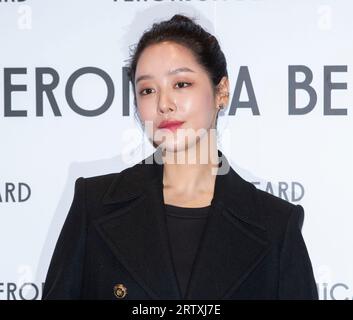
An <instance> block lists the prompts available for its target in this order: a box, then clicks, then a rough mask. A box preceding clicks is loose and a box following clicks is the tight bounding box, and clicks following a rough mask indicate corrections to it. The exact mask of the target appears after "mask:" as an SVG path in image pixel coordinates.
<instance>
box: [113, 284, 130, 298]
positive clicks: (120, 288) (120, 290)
mask: <svg viewBox="0 0 353 320" xmlns="http://www.w3.org/2000/svg"><path fill="white" fill-rule="evenodd" d="M114 294H115V296H116V297H117V298H119V299H122V298H125V296H126V295H127V288H126V287H125V286H124V285H123V284H122V283H119V284H117V285H115V286H114Z"/></svg>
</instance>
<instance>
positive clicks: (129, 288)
mask: <svg viewBox="0 0 353 320" xmlns="http://www.w3.org/2000/svg"><path fill="white" fill-rule="evenodd" d="M158 152H159V151H158V149H157V151H156V152H155V153H154V154H152V155H151V156H149V157H148V158H146V159H144V160H143V161H142V162H140V163H138V164H135V165H134V166H132V167H130V168H127V169H125V170H123V171H121V172H119V173H112V174H106V175H101V176H95V177H90V178H82V177H80V178H78V179H77V180H76V183H75V193H74V199H73V202H72V204H71V207H70V211H69V213H68V215H67V218H66V220H65V223H64V225H63V228H62V230H61V233H60V236H59V239H58V241H57V243H56V247H55V250H54V253H53V256H52V259H51V262H50V266H49V270H48V273H47V277H46V280H45V285H44V288H43V296H42V299H125V300H126V299H165V300H166V299H181V296H180V292H179V289H178V285H177V278H176V274H175V270H174V267H173V264H172V256H171V250H170V246H169V242H168V233H167V226H166V217H165V213H164V198H163V164H161V163H160V162H159V163H157V161H156V160H155V159H157V158H155V157H154V156H155V155H157V153H158ZM218 155H219V156H220V159H221V161H222V162H221V167H222V168H229V170H223V171H224V172H223V174H218V175H217V177H216V182H215V191H214V197H213V199H212V202H211V211H210V215H209V217H208V220H207V223H206V227H205V229H204V232H203V235H202V237H201V242H200V245H199V249H198V252H197V254H196V257H195V262H194V265H193V268H192V272H191V276H190V280H189V284H188V288H187V294H186V299H187V300H189V299H215V300H218V299H230V300H235V299H318V292H317V286H316V283H315V279H314V275H313V269H312V265H311V261H310V258H309V255H308V251H307V248H306V245H305V242H304V239H303V237H302V233H301V228H302V224H303V218H304V210H303V207H302V206H300V205H294V204H291V203H290V202H288V201H285V200H283V199H281V198H278V197H276V196H274V195H272V194H270V193H267V192H264V191H262V190H259V189H257V188H256V187H255V186H254V185H253V184H252V183H250V182H247V181H245V180H244V179H242V178H241V177H240V176H239V175H238V174H237V173H236V172H235V171H234V169H233V168H232V167H231V166H230V165H229V162H228V160H227V158H226V157H225V155H224V154H223V153H222V152H221V151H220V150H218ZM219 172H220V173H221V169H220V168H219ZM117 285H120V287H122V288H123V291H120V293H119V292H118V293H117V290H116V288H117V287H116V286H117Z"/></svg>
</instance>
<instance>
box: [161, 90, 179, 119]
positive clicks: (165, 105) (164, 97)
mask: <svg viewBox="0 0 353 320" xmlns="http://www.w3.org/2000/svg"><path fill="white" fill-rule="evenodd" d="M175 110H176V103H175V101H173V99H172V98H171V96H170V95H169V94H168V93H167V92H164V93H163V92H162V93H161V94H160V96H159V101H158V112H159V113H161V114H164V113H169V112H174V111H175Z"/></svg>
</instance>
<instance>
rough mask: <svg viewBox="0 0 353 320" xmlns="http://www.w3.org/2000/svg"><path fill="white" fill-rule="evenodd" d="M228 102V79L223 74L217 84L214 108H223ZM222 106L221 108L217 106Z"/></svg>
mask: <svg viewBox="0 0 353 320" xmlns="http://www.w3.org/2000/svg"><path fill="white" fill-rule="evenodd" d="M228 103H229V79H228V77H226V76H224V77H223V78H222V79H221V81H220V82H219V84H218V85H217V95H216V108H217V109H224V108H226V107H227V106H228ZM219 106H223V108H222V107H221V108H220V107H219Z"/></svg>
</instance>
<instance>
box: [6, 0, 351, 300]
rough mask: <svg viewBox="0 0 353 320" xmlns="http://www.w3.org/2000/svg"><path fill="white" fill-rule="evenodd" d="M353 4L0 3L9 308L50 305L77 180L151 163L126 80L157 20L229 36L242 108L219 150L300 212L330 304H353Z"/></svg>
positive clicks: (233, 114)
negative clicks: (46, 297)
mask: <svg viewBox="0 0 353 320" xmlns="http://www.w3.org/2000/svg"><path fill="white" fill-rule="evenodd" d="M352 12H353V2H351V1H344V0H341V1H333V0H332V1H330V0H325V1H324V0H322V1H315V0H312V1H307V0H301V1H289V0H288V1H283V0H277V1H275V0H272V1H271V0H204V1H202V0H190V1H171V0H164V1H163V0H159V1H157V0H155V1H153V0H146V1H137V0H136V1H133V0H130V1H128V0H125V1H124V0H116V1H114V0H100V1H98V0H95V1H94V0H89V1H87V0H77V1H68V0H66V1H58V0H52V1H43V0H42V1H40V0H22V1H20V0H18V1H3V0H2V1H0V141H1V148H0V299H3V300H13V299H18V300H22V299H26V300H27V299H28V300H29V299H40V298H41V295H42V286H43V282H44V280H45V276H46V272H47V269H48V266H49V262H50V258H51V255H52V253H53V250H54V246H55V243H56V241H57V238H58V236H59V232H60V230H61V227H62V225H63V223H64V220H65V218H66V215H67V213H68V210H69V207H70V204H71V201H72V199H73V192H74V182H75V180H76V179H77V178H78V177H81V176H83V177H90V176H95V175H100V174H106V173H111V172H119V171H121V170H123V169H124V168H127V167H130V166H132V165H133V164H135V163H137V162H139V161H140V160H141V159H143V158H145V157H147V156H148V155H150V154H151V153H152V152H153V151H154V148H153V147H152V146H151V145H150V144H149V142H148V140H147V138H146V136H145V135H144V134H143V131H142V129H141V128H140V126H139V124H138V121H137V118H136V115H135V113H134V105H133V95H132V87H129V83H128V78H127V73H126V71H127V69H126V66H127V61H128V59H129V57H130V56H129V55H130V51H131V48H133V46H134V45H135V44H136V43H137V41H138V39H139V37H140V36H141V35H142V33H143V32H144V31H145V30H146V29H147V28H149V27H150V26H151V24H152V23H153V22H158V21H161V20H164V19H169V18H171V17H172V16H173V15H174V14H176V13H182V14H186V15H189V16H190V17H195V18H196V19H197V20H196V21H197V22H198V23H200V24H201V25H202V26H203V27H204V28H205V29H206V30H208V31H209V32H211V33H213V34H214V35H215V36H216V37H217V38H218V40H219V42H220V45H221V48H222V50H223V52H224V53H225V56H226V59H227V63H228V72H229V80H230V89H231V90H230V91H231V92H230V103H229V106H228V108H227V109H226V110H224V111H222V113H221V114H220V117H219V121H218V129H219V141H218V144H219V149H221V150H222V151H223V152H224V153H225V155H226V156H227V158H228V159H229V161H230V163H231V165H232V167H233V168H234V170H235V171H237V172H238V173H239V174H240V175H241V176H242V177H243V178H244V179H246V180H248V181H250V182H252V183H253V184H255V185H256V187H257V188H259V189H262V190H265V191H267V192H269V193H272V194H274V195H276V196H278V197H280V198H282V199H285V200H287V201H290V202H292V203H293V204H300V205H302V206H303V207H304V210H305V219H304V225H303V229H302V233H303V236H304V239H305V242H306V244H307V248H308V251H309V254H310V257H311V260H312V264H313V268H314V273H315V278H316V281H317V286H318V290H319V295H320V299H323V300H333V299H349V300H351V299H353V254H352V245H353V232H352V227H353V192H352V191H353V187H352V185H353V114H352V113H353V110H352V107H353V71H352V69H353V41H352V40H353V34H352V30H353V20H352V18H351V14H352Z"/></svg>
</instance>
